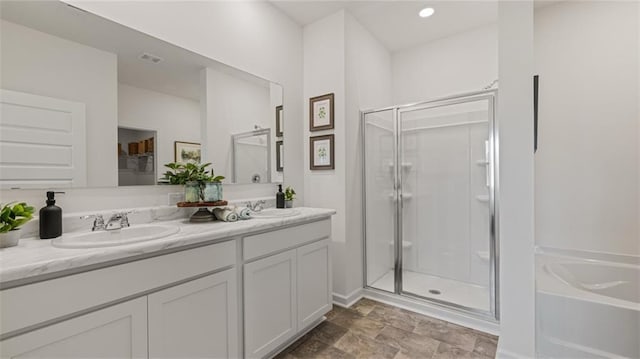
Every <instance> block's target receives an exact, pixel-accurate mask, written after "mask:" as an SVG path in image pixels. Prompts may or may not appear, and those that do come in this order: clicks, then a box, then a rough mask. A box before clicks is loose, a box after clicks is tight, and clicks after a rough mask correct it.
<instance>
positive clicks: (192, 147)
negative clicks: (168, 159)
mask: <svg viewBox="0 0 640 359" xmlns="http://www.w3.org/2000/svg"><path fill="white" fill-rule="evenodd" d="M174 147H175V162H176V163H200V161H201V155H202V151H201V147H200V144H199V143H195V142H181V141H175V145H174Z"/></svg>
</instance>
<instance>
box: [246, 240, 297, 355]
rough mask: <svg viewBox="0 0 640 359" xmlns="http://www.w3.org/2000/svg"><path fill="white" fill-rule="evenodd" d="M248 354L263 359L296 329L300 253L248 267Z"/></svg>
mask: <svg viewBox="0 0 640 359" xmlns="http://www.w3.org/2000/svg"><path fill="white" fill-rule="evenodd" d="M244 308H245V312H244V315H245V318H244V331H245V355H246V356H247V357H249V358H261V357H264V356H265V355H267V354H268V353H269V352H271V351H272V350H274V349H276V348H277V347H278V346H279V345H280V344H283V343H284V342H286V341H287V340H288V339H290V338H291V337H292V336H293V335H295V333H296V331H297V327H296V250H295V249H292V250H290V251H286V252H284V253H280V254H276V255H274V256H271V257H267V258H264V259H260V260H257V261H255V262H251V263H248V264H245V266H244Z"/></svg>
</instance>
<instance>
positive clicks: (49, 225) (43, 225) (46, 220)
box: [40, 191, 64, 239]
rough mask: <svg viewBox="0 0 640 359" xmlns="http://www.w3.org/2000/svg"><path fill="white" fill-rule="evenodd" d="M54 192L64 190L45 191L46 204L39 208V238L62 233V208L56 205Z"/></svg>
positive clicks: (54, 236) (57, 235) (51, 236)
mask: <svg viewBox="0 0 640 359" xmlns="http://www.w3.org/2000/svg"><path fill="white" fill-rule="evenodd" d="M56 193H64V192H53V191H49V192H47V205H46V206H45V207H42V208H41V209H40V239H50V238H56V237H60V236H61V235H62V208H60V207H58V206H56V199H55V195H56Z"/></svg>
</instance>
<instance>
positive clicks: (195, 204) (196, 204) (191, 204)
mask: <svg viewBox="0 0 640 359" xmlns="http://www.w3.org/2000/svg"><path fill="white" fill-rule="evenodd" d="M227 204H229V202H227V201H224V200H223V201H215V202H178V203H177V206H178V207H219V206H226V205H227Z"/></svg>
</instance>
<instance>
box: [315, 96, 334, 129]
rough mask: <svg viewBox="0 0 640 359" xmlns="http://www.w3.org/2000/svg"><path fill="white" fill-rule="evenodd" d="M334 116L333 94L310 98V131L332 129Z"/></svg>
mask: <svg viewBox="0 0 640 359" xmlns="http://www.w3.org/2000/svg"><path fill="white" fill-rule="evenodd" d="M333 114H334V110H333V93H330V94H326V95H322V96H317V97H312V98H310V99H309V131H321V130H330V129H332V128H333V127H334V125H333Z"/></svg>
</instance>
